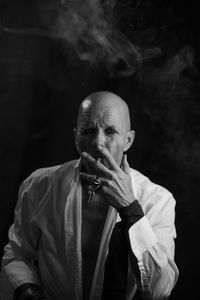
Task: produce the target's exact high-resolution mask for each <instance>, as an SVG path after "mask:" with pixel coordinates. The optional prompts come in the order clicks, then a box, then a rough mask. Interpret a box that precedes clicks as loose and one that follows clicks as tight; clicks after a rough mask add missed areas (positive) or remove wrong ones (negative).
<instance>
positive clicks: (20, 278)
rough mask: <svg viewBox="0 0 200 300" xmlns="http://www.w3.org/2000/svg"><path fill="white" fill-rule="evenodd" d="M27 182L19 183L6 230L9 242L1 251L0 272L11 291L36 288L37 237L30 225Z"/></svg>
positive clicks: (30, 191) (31, 204) (30, 200)
mask: <svg viewBox="0 0 200 300" xmlns="http://www.w3.org/2000/svg"><path fill="white" fill-rule="evenodd" d="M34 197H35V195H34V194H33V189H32V188H31V182H30V180H26V181H25V182H23V183H22V185H21V187H20V189H19V195H18V202H17V205H16V209H15V218H14V223H13V225H12V226H11V227H10V229H9V234H8V236H9V242H8V244H7V245H6V246H5V248H4V256H3V259H2V270H3V273H4V274H6V276H7V278H8V279H9V281H10V283H11V285H12V287H13V288H14V289H15V288H17V287H18V286H19V285H21V284H23V283H34V284H37V285H40V280H39V276H38V272H37V251H36V250H37V247H38V242H39V237H40V232H39V229H38V228H37V226H36V224H35V222H34V217H33V215H34V213H33V212H34V201H33V199H34Z"/></svg>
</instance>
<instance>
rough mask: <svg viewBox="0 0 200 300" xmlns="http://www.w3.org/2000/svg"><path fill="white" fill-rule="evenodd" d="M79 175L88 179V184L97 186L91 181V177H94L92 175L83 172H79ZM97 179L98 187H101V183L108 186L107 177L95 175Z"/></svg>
mask: <svg viewBox="0 0 200 300" xmlns="http://www.w3.org/2000/svg"><path fill="white" fill-rule="evenodd" d="M80 177H81V178H82V179H84V180H86V181H88V183H89V184H91V185H92V186H94V188H95V187H97V185H96V184H93V182H92V181H91V178H92V179H94V177H95V176H94V175H90V174H87V173H85V172H80ZM97 180H99V181H100V182H99V185H98V189H99V188H101V187H102V186H103V185H108V186H109V184H108V183H109V181H108V180H107V179H104V178H101V177H97Z"/></svg>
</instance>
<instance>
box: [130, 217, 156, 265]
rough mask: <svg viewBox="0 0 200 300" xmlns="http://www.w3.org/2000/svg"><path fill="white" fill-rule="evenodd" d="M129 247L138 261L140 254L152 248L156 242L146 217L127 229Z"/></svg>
mask: <svg viewBox="0 0 200 300" xmlns="http://www.w3.org/2000/svg"><path fill="white" fill-rule="evenodd" d="M128 232H129V238H130V245H131V248H132V251H133V253H134V254H135V256H136V257H137V259H138V260H140V259H141V257H142V254H143V253H144V252H145V251H147V250H148V249H149V248H151V247H153V246H154V245H155V244H156V243H158V240H157V238H156V235H155V233H154V232H153V229H152V228H151V225H150V224H149V221H148V219H147V218H146V216H144V217H142V218H141V219H140V220H139V221H138V222H136V223H135V224H134V225H133V226H131V227H130V228H129V231H128Z"/></svg>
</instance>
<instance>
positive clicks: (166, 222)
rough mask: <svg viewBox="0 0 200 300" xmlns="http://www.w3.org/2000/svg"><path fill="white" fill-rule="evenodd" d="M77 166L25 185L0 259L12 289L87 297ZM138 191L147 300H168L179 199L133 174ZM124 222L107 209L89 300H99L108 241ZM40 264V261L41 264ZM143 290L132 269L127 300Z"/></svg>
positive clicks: (133, 237) (135, 230)
mask: <svg viewBox="0 0 200 300" xmlns="http://www.w3.org/2000/svg"><path fill="white" fill-rule="evenodd" d="M79 168H80V160H79V161H71V162H68V163H66V164H64V165H61V166H55V167H51V168H44V169H39V170H37V171H35V172H34V173H33V174H31V175H30V176H29V177H28V178H27V179H26V180H25V181H24V182H23V183H22V185H21V187H20V190H19V199H18V202H17V206H16V210H15V220H14V224H13V225H12V226H11V228H10V230H9V243H8V244H7V245H6V246H5V252H4V256H3V260H2V267H3V271H4V272H5V273H6V275H7V276H8V278H9V280H10V282H11V284H12V286H13V287H14V288H16V287H17V286H19V285H21V284H23V283H26V282H32V283H36V284H41V285H42V286H43V288H44V291H45V295H46V297H47V299H49V300H58V299H59V300H65V299H70V300H81V299H82V257H81V219H82V187H81V182H80V177H79V171H80V170H79ZM131 177H132V185H133V190H134V192H135V193H136V198H137V199H138V201H139V203H140V205H141V206H142V209H143V211H144V217H142V218H141V219H140V220H139V221H138V222H136V223H135V224H134V225H133V226H132V227H131V228H130V229H129V237H130V244H131V248H132V251H133V253H134V254H135V256H136V257H137V260H138V266H139V269H140V274H141V282H140V283H138V285H139V286H140V288H141V290H142V295H143V297H144V299H167V297H168V296H169V295H170V293H171V290H172V289H173V287H174V285H175V283H176V281H177V278H178V269H177V267H176V265H175V263H174V238H175V237H176V231H175V225H174V218H175V210H174V207H175V200H174V198H173V196H172V194H171V193H169V192H168V191H167V190H166V189H164V188H163V187H161V186H159V185H156V184H154V183H152V182H151V181H150V180H149V179H148V178H147V177H145V176H144V175H142V174H141V173H139V172H138V171H136V170H133V169H131ZM119 220H120V217H119V215H118V213H117V211H116V210H115V208H113V207H111V206H110V207H109V211H108V215H107V218H106V221H105V225H104V229H103V233H102V237H101V242H100V248H99V254H98V258H97V262H96V268H95V272H94V277H93V282H92V286H91V293H90V300H100V299H101V292H102V285H103V278H104V265H105V261H106V256H107V253H108V247H109V240H110V236H111V233H112V230H113V228H114V226H115V223H116V222H117V221H119ZM34 261H38V266H39V268H38V267H37V266H35V264H34ZM136 289H137V284H136V279H135V276H134V270H131V267H130V266H129V278H128V286H127V300H131V299H132V297H133V295H134V294H135V292H136Z"/></svg>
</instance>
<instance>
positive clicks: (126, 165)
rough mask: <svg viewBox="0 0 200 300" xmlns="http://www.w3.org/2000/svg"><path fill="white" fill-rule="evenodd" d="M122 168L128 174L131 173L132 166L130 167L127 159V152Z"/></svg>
mask: <svg viewBox="0 0 200 300" xmlns="http://www.w3.org/2000/svg"><path fill="white" fill-rule="evenodd" d="M121 168H122V170H123V171H124V172H125V173H126V174H128V175H130V168H129V164H128V161H127V154H124V155H123V158H122V163H121Z"/></svg>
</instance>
